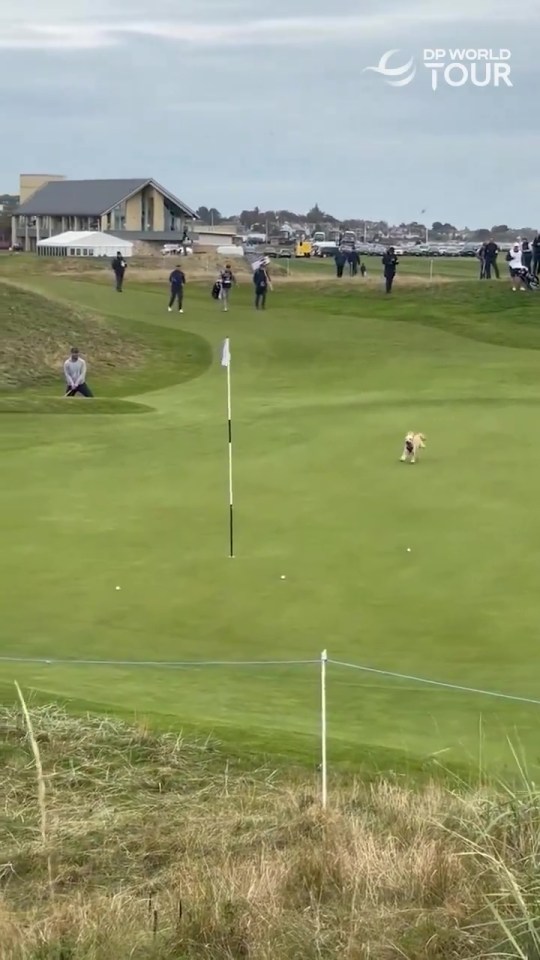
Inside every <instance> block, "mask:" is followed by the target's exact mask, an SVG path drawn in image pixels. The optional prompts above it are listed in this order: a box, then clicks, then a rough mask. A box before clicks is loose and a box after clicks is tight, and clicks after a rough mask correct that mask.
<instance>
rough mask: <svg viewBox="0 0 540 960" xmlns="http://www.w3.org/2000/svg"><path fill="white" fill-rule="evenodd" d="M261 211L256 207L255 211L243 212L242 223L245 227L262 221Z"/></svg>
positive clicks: (241, 215)
mask: <svg viewBox="0 0 540 960" xmlns="http://www.w3.org/2000/svg"><path fill="white" fill-rule="evenodd" d="M260 217H261V211H260V210H259V208H258V207H254V208H253V210H242V213H241V214H240V223H241V224H242V225H243V226H244V227H251V226H252V224H254V223H257V222H258V220H260Z"/></svg>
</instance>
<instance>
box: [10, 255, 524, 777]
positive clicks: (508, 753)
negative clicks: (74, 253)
mask: <svg viewBox="0 0 540 960" xmlns="http://www.w3.org/2000/svg"><path fill="white" fill-rule="evenodd" d="M29 263H30V264H31V261H30V262H29ZM374 269H375V267H374ZM400 270H401V272H400V275H399V276H398V279H397V280H396V286H395V292H394V294H393V295H392V297H385V296H384V295H383V293H382V292H381V289H380V284H379V283H375V282H371V283H370V282H369V281H368V282H367V283H366V282H364V281H362V280H361V279H358V280H357V281H355V282H350V281H349V280H347V281H345V282H344V284H343V285H342V286H341V287H340V286H339V285H338V283H337V281H336V280H334V279H333V277H332V275H331V271H330V269H329V268H328V267H325V268H322V269H321V268H319V267H315V266H314V265H308V264H302V265H298V264H293V265H292V266H291V275H290V276H289V277H283V278H282V279H281V280H277V281H276V283H275V289H274V291H273V293H272V294H271V295H270V297H269V304H268V309H267V310H266V312H264V313H263V312H260V313H257V312H255V311H254V309H253V306H252V291H251V288H250V282H249V278H248V277H247V276H246V277H245V278H243V282H242V283H240V284H239V285H238V287H237V289H236V290H235V291H234V293H233V298H232V308H231V311H230V312H229V313H228V314H227V315H224V314H222V313H221V312H220V310H219V307H218V305H216V303H215V302H213V301H212V299H211V298H210V293H209V287H210V285H211V284H210V282H206V281H205V282H201V283H193V284H188V287H187V289H186V299H185V312H184V314H183V315H182V316H178V315H177V314H174V313H168V312H167V308H166V298H167V290H166V286H165V287H164V285H163V283H159V284H158V283H154V282H152V281H149V280H144V279H141V278H139V277H138V278H137V281H131V282H129V271H128V282H127V283H126V290H125V292H124V294H122V295H121V296H120V295H118V294H116V293H115V292H114V291H113V290H112V288H111V286H110V284H109V283H108V282H103V281H102V278H100V277H99V276H96V277H94V276H93V275H91V274H88V275H84V274H83V275H82V276H81V277H78V278H75V277H74V276H69V275H67V274H66V275H62V274H61V273H60V272H58V273H55V272H54V271H51V270H49V271H48V272H39V271H38V270H36V272H35V273H34V272H32V267H31V265H30V266H28V269H27V270H26V271H24V272H23V271H22V270H17V271H13V272H12V271H11V269H10V261H9V260H8V259H7V258H6V260H5V261H4V262H2V263H1V264H0V337H1V344H0V457H1V464H2V482H1V484H0V511H1V516H2V538H1V539H2V550H1V559H0V567H1V569H0V584H1V587H0V590H1V593H2V603H1V609H2V633H1V639H0V655H1V657H2V660H1V661H0V671H1V683H0V692H1V694H2V697H3V699H10V698H12V697H13V681H15V680H17V681H18V682H19V683H20V685H21V687H22V688H23V689H24V690H25V691H26V692H27V693H28V696H29V698H30V699H31V698H32V696H33V697H35V698H36V699H37V700H38V701H50V700H59V701H62V702H63V703H68V704H69V705H70V708H71V709H73V710H77V711H81V710H91V711H96V710H97V711H109V712H115V713H119V714H123V715H124V716H130V717H133V716H136V717H138V718H141V719H142V718H144V719H145V720H146V721H149V722H151V723H152V724H155V725H157V726H160V727H166V728H173V729H182V730H184V731H196V732H197V733H199V734H200V733H203V734H206V733H207V734H209V735H210V734H214V735H216V736H217V737H218V738H219V739H220V740H223V741H226V742H227V745H228V748H230V749H232V750H236V751H237V752H238V753H243V752H246V753H247V752H253V753H256V754H263V753H264V754H269V755H273V754H275V755H276V756H278V755H281V756H289V757H292V758H294V759H295V760H298V761H299V762H302V763H318V761H319V749H320V748H319V743H320V736H319V730H320V667H319V664H318V662H317V661H318V659H319V658H320V655H321V651H323V650H327V651H328V655H329V657H330V658H331V659H332V660H334V661H340V662H343V663H347V664H355V665H358V666H361V667H369V668H375V669H377V670H380V671H388V672H390V673H399V674H403V675H406V676H410V677H419V678H427V679H432V680H438V681H442V682H444V683H446V684H449V685H452V684H454V685H457V686H461V687H463V686H465V687H470V688H475V689H481V690H483V691H492V692H495V693H501V694H505V695H507V696H508V697H510V698H511V697H515V698H524V699H525V700H526V699H530V700H532V701H534V700H538V701H539V702H538V703H534V702H531V703H527V702H522V701H520V700H519V699H515V700H512V699H504V698H497V697H490V696H487V695H482V694H479V693H478V694H477V693H468V692H463V691H460V690H455V689H452V688H451V687H437V686H431V685H425V684H422V683H418V682H416V681H415V680H411V679H409V680H401V679H397V678H393V677H389V676H385V675H383V674H370V673H368V672H364V671H362V670H358V669H354V668H353V667H345V666H338V665H335V664H330V665H329V667H328V735H329V763H330V767H332V764H336V765H337V764H350V765H351V766H357V767H362V766H369V767H373V768H376V769H381V770H385V771H387V770H402V769H405V768H407V767H408V766H410V767H412V768H414V769H419V768H423V767H425V766H426V765H427V766H429V768H430V769H432V768H433V767H434V766H436V765H440V766H441V767H446V766H448V767H450V768H452V767H456V768H458V767H459V768H460V769H461V770H467V769H478V766H479V764H480V765H481V766H485V767H486V769H489V770H492V771H494V772H495V773H497V774H499V773H500V774H501V775H503V774H504V771H505V769H508V768H511V767H512V766H513V765H514V762H515V761H514V759H513V752H515V751H517V752H518V753H519V754H520V755H523V757H524V758H525V759H526V762H527V764H528V765H529V767H530V768H531V769H533V770H534V769H535V768H536V767H537V766H538V765H540V751H539V750H538V747H537V728H538V724H539V722H540V661H539V658H538V644H539V639H540V633H539V632H540V588H539V584H540V510H539V508H538V496H539V477H540V445H539V443H538V428H539V425H540V314H539V308H540V301H538V300H537V299H535V296H534V295H532V294H531V295H529V294H527V295H524V294H518V293H516V294H513V293H512V292H511V290H510V288H509V286H508V284H507V283H506V282H503V281H502V280H501V281H500V282H499V283H497V282H492V283H490V284H488V283H484V284H480V283H479V282H477V281H476V280H475V270H476V267H475V264H474V263H472V264H469V263H468V262H462V261H459V262H456V263H448V264H446V263H444V264H442V263H441V264H438V263H437V264H436V267H435V274H436V275H435V277H434V282H433V284H429V283H427V282H426V271H427V264H426V263H425V262H422V263H410V264H409V263H408V264H405V263H404V265H403V269H401V268H400ZM310 271H311V272H310ZM295 278H296V280H297V281H298V282H295ZM188 279H189V270H188ZM105 280H106V281H108V277H107V276H105ZM2 281H4V282H2ZM415 281H418V282H415ZM75 337H76V339H77V346H78V347H79V348H80V350H81V353H82V355H83V356H84V357H85V358H86V360H87V362H88V371H89V372H88V381H89V383H90V385H91V387H92V389H93V390H94V392H95V394H96V400H91V401H83V400H80V399H74V400H65V399H63V398H62V389H63V387H62V380H61V366H59V367H58V370H57V372H56V367H55V364H56V357H57V356H64V355H65V356H67V352H68V350H69V347H70V346H71V343H70V341H71V340H72V339H73V338H75ZM224 337H229V338H230V344H231V354H232V366H231V375H232V402H233V438H234V490H235V524H236V528H235V537H236V543H235V554H236V556H235V558H234V559H232V560H231V559H229V557H228V474H227V421H226V415H227V408H226V374H225V371H224V370H223V368H222V367H221V364H220V355H221V346H222V343H223V339H224ZM51 358H52V360H51ZM83 414H84V415H83ZM408 430H415V431H421V432H422V433H424V434H425V435H426V437H427V448H426V450H425V451H424V456H423V457H422V458H421V460H420V462H419V463H417V464H416V465H414V466H411V465H408V464H407V465H406V464H402V463H400V462H399V457H400V455H401V449H402V444H403V437H404V435H405V433H406V432H407V431H408ZM283 578H284V579H283ZM117 587H120V589H117ZM10 658H12V659H10ZM47 660H49V661H51V662H50V663H47V662H45V661H47ZM25 661H26V662H25ZM32 661H34V662H32ZM67 661H73V662H71V663H69V662H67ZM76 661H94V662H93V663H91V662H86V663H77V662H76ZM95 661H103V662H101V663H97V662H95ZM106 661H109V662H106ZM110 661H117V662H116V663H110ZM128 661H146V662H150V664H155V663H156V662H166V663H168V664H175V663H180V662H196V663H197V665H190V664H189V663H188V664H186V665H185V666H172V665H169V666H159V665H149V666H145V665H140V664H139V665H136V664H131V663H129V662H128ZM201 661H210V663H209V664H207V665H205V664H202V663H201ZM263 661H264V662H263ZM270 661H280V662H278V663H272V662H270ZM284 661H313V662H305V663H286V662H284Z"/></svg>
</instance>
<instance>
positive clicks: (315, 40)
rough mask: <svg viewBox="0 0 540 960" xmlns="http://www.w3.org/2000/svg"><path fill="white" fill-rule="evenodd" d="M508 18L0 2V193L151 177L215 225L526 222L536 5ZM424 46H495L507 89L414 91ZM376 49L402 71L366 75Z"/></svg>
mask: <svg viewBox="0 0 540 960" xmlns="http://www.w3.org/2000/svg"><path fill="white" fill-rule="evenodd" d="M521 9H522V12H521V13H519V14H518V15H516V6H515V4H513V3H509V2H508V0H339V2H338V3H332V2H331V0H272V3H271V4H266V5H265V4H256V3H254V0H122V2H116V3H111V2H110V0H46V2H45V0H0V62H1V64H2V97H1V106H0V116H1V121H2V126H1V132H2V137H1V139H2V150H1V151H0V194H2V193H4V192H14V193H16V192H18V176H19V173H21V172H25V173H43V172H44V173H53V174H65V175H66V176H68V177H70V178H74V179H80V178H86V177H96V178H99V177H153V178H154V179H156V180H158V181H159V182H160V183H162V184H163V185H164V186H165V187H166V188H167V189H168V190H170V191H172V192H173V193H175V194H176V195H177V196H179V197H180V198H181V199H182V200H184V201H185V202H186V203H187V204H188V205H189V206H191V207H194V208H197V207H198V206H202V205H204V206H208V207H210V206H215V207H217V208H218V209H219V210H220V211H221V212H222V213H224V214H233V213H238V212H239V211H240V210H241V209H243V208H252V207H253V206H255V205H258V206H259V207H260V208H262V209H266V208H268V209H274V208H279V209H291V210H297V211H306V210H308V209H309V208H310V207H312V206H313V205H314V204H315V203H318V204H319V206H320V207H322V208H323V209H324V210H327V211H329V212H330V213H332V214H333V215H334V216H336V217H338V218H341V219H345V218H348V217H358V218H366V219H385V220H388V221H390V222H392V223H399V222H401V221H406V222H408V221H410V220H421V221H424V220H426V221H429V222H432V221H433V220H441V221H443V222H444V221H449V222H451V223H455V224H457V225H459V226H461V227H463V226H470V227H481V226H484V227H486V226H487V227H490V226H492V225H494V224H496V223H509V224H512V225H516V226H518V225H522V226H523V225H530V226H534V227H538V226H540V210H537V205H536V198H537V197H538V162H539V157H540V129H539V126H538V124H537V122H536V120H535V116H536V111H537V105H538V83H539V80H540V67H539V66H538V60H537V55H536V53H535V50H536V48H537V45H538V41H539V40H540V0H531V2H529V3H527V4H526V5H525V6H524V7H522V8H521ZM434 49H440V50H443V51H445V53H444V55H442V56H441V62H445V63H448V62H449V58H450V52H451V51H455V50H464V49H467V50H471V51H473V52H474V51H476V50H478V49H484V50H491V51H492V53H493V56H494V57H495V58H496V59H497V58H498V57H499V53H498V51H499V50H501V49H502V50H506V51H509V53H510V59H509V60H507V61H506V63H507V65H508V66H509V67H510V70H511V73H510V80H511V83H512V86H511V87H510V86H507V85H506V84H505V83H504V82H501V83H500V84H499V86H495V85H494V84H493V83H490V84H489V85H488V86H483V87H478V86H474V85H473V84H472V82H471V79H470V73H469V79H468V80H467V83H466V84H465V85H463V86H459V87H456V86H449V85H448V84H447V83H446V82H445V80H444V78H443V76H442V74H441V71H440V70H438V71H437V75H438V77H439V83H438V89H437V90H433V89H432V81H431V77H432V72H431V69H428V68H426V67H425V65H424V51H425V50H434ZM390 51H395V52H394V53H392V54H391V56H389V57H388V58H387V61H386V65H387V67H388V69H391V70H392V69H395V70H399V69H401V68H402V67H406V66H407V65H408V64H410V66H409V68H408V70H407V71H406V72H405V73H399V74H391V75H388V76H383V75H382V74H381V73H378V72H375V71H373V70H370V69H366V68H368V67H377V66H378V65H379V64H380V61H381V58H382V57H383V56H384V54H385V53H390ZM504 56H507V55H506V54H504ZM411 60H412V61H413V62H412V63H410V61H411ZM383 66H384V61H383ZM415 68H416V72H415V74H414V76H413V77H412V79H411V81H410V82H408V83H406V84H403V85H401V86H394V85H391V84H390V83H389V82H388V81H389V80H393V81H395V80H396V79H397V80H408V78H409V76H410V75H411V74H412V73H413V71H414V69H415ZM452 69H453V73H451V74H450V76H451V79H457V78H458V76H462V75H463V70H462V69H461V68H459V67H458V68H456V67H454V68H452ZM468 69H469V68H468ZM476 69H478V70H479V73H478V74H477V76H478V78H479V79H483V77H484V76H485V71H486V64H485V63H484V65H483V66H481V65H480V64H478V65H477V68H476ZM490 70H491V71H492V76H493V71H494V67H493V65H492V64H490ZM423 210H425V211H426V212H425V213H421V211H423ZM536 221H538V222H536Z"/></svg>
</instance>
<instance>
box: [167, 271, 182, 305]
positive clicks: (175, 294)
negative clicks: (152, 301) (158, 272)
mask: <svg viewBox="0 0 540 960" xmlns="http://www.w3.org/2000/svg"><path fill="white" fill-rule="evenodd" d="M185 283H186V275H185V273H184V271H183V270H182V269H181V267H180V265H179V264H177V265H176V267H175V268H174V270H173V272H172V273H171V275H170V277H169V285H170V288H171V296H170V299H169V306H168V310H169V313H171V311H172V308H173V306H174V304H175V301H178V313H183V312H184V286H185Z"/></svg>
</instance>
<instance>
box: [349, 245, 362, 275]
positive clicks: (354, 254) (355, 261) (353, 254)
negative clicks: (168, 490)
mask: <svg viewBox="0 0 540 960" xmlns="http://www.w3.org/2000/svg"><path fill="white" fill-rule="evenodd" d="M347 260H348V261H349V273H350V275H351V277H356V276H357V274H358V267H359V266H360V255H359V253H358V250H349V253H348V254H347Z"/></svg>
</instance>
